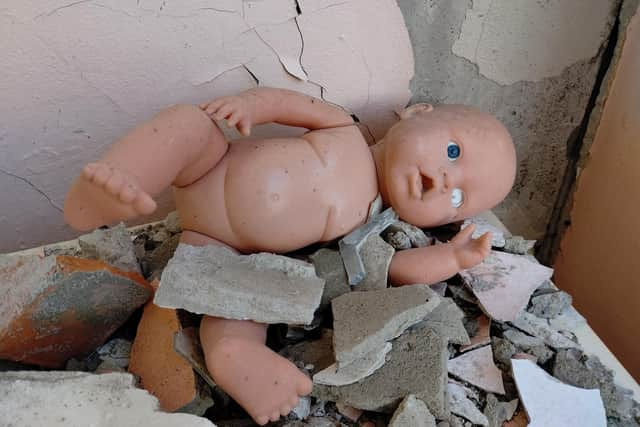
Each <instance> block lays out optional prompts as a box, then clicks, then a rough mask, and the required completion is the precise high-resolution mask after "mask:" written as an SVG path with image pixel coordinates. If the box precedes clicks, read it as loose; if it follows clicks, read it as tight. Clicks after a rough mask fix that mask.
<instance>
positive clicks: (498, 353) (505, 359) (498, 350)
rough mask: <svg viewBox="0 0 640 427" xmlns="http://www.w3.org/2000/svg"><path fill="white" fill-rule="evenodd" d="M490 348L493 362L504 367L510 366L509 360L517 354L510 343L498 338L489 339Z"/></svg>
mask: <svg viewBox="0 0 640 427" xmlns="http://www.w3.org/2000/svg"><path fill="white" fill-rule="evenodd" d="M491 347H492V349H493V355H494V357H495V360H496V361H497V362H498V363H500V364H501V365H503V366H505V367H510V366H511V358H512V357H513V355H514V354H516V353H517V352H518V350H517V349H516V347H515V346H514V345H513V344H511V342H510V341H507V340H505V339H502V338H499V337H491Z"/></svg>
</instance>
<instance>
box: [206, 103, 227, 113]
mask: <svg viewBox="0 0 640 427" xmlns="http://www.w3.org/2000/svg"><path fill="white" fill-rule="evenodd" d="M223 104H224V99H217V100H215V101H213V102H210V103H208V104H207V106H206V110H205V111H206V112H207V114H208V115H210V116H211V115H212V114H214V113H215V112H216V111H217V110H218V108H220V107H221V106H222V105H223Z"/></svg>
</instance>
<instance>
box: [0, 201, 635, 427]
mask: <svg viewBox="0 0 640 427" xmlns="http://www.w3.org/2000/svg"><path fill="white" fill-rule="evenodd" d="M470 222H476V223H477V225H478V227H477V230H476V233H478V235H479V233H481V232H484V231H492V232H493V249H494V250H493V251H492V253H491V254H490V256H489V257H488V258H487V259H486V260H485V262H483V263H482V264H480V265H478V266H476V267H474V268H472V269H469V270H466V271H463V272H462V273H461V274H460V275H458V276H456V277H454V278H452V279H450V280H448V281H447V282H446V283H444V282H443V283H439V284H436V285H432V286H426V285H420V284H417V285H412V286H404V287H399V288H390V287H388V283H387V273H388V270H389V265H390V262H391V258H392V257H393V255H394V253H395V251H396V250H404V249H409V248H412V247H413V248H417V247H424V246H429V245H433V244H437V243H438V239H436V238H435V237H434V236H438V238H439V239H440V240H444V239H446V238H447V236H446V234H447V230H445V229H443V230H438V231H436V232H434V233H433V235H431V234H427V233H425V232H424V231H423V230H420V229H419V228H416V227H413V226H411V225H409V224H406V223H403V222H402V221H399V220H398V219H397V216H395V215H394V214H393V212H389V211H385V212H382V213H380V212H373V214H372V216H371V218H370V221H369V222H368V223H367V224H365V226H363V227H362V228H361V229H359V230H356V231H355V232H354V233H352V234H351V235H349V236H347V237H346V238H345V240H344V241H342V242H341V243H340V244H337V243H336V244H333V245H326V246H324V247H314V248H310V249H308V250H305V251H299V252H296V253H295V254H289V256H276V255H272V254H255V255H248V256H245V255H236V254H234V253H232V252H231V251H228V250H227V249H224V248H212V247H205V248H199V247H191V246H188V245H179V236H180V226H179V221H178V218H177V217H176V216H175V214H172V215H170V216H169V217H168V218H167V219H166V220H165V221H164V222H161V223H157V224H152V225H148V226H145V227H142V228H138V229H135V230H134V231H131V232H130V231H129V230H127V229H126V228H124V226H122V225H120V226H117V227H113V228H111V229H99V230H96V231H95V232H93V233H91V234H89V235H86V236H82V237H81V238H79V239H78V241H77V243H76V244H73V245H70V246H68V247H59V246H57V247H55V248H46V247H45V248H44V250H43V251H42V252H41V253H36V254H33V255H28V256H16V255H0V282H1V283H2V284H3V286H2V288H1V289H0V294H1V296H2V298H0V359H2V360H0V371H6V372H0V394H2V395H3V396H13V397H11V398H9V399H3V400H2V401H0V425H5V424H9V425H11V424H13V425H29V424H30V423H31V424H34V423H42V424H47V425H76V424H77V423H76V422H77V419H76V418H77V417H79V416H80V415H78V414H80V413H81V414H84V416H85V418H84V419H83V421H82V422H81V424H82V423H83V424H84V425H87V424H90V423H91V420H92V419H93V418H92V417H98V416H99V414H103V415H104V414H105V413H107V414H109V417H111V418H110V420H115V421H114V422H113V423H111V422H110V424H109V425H131V424H134V423H135V424H138V423H142V422H146V423H148V422H149V421H150V420H153V421H152V422H153V425H161V426H165V425H166V426H179V425H180V426H192V425H193V426H199V425H202V426H205V425H214V424H215V425H216V426H219V427H225V426H226V427H241V426H251V425H254V424H253V422H252V421H251V420H250V418H249V417H248V415H247V414H246V413H244V411H242V409H241V408H240V407H239V406H238V405H237V404H235V402H233V400H232V399H230V398H229V396H227V395H226V394H225V393H224V391H222V390H220V389H219V388H218V387H216V385H215V382H214V381H213V379H212V378H211V377H210V376H209V374H208V372H207V368H206V364H205V362H204V356H203V354H202V349H201V347H200V343H199V338H198V336H199V335H198V326H199V319H200V314H202V313H205V314H209V315H218V316H222V317H229V318H237V319H245V318H250V319H258V320H260V321H262V322H268V323H271V324H272V325H271V327H270V329H269V336H268V343H267V344H268V345H269V346H270V347H271V348H272V349H274V350H275V351H277V352H279V353H280V354H281V355H282V356H284V357H286V358H288V359H289V360H291V361H292V362H293V363H295V364H296V366H298V367H299V368H300V369H301V370H303V371H305V372H306V373H307V374H308V375H309V376H310V377H311V378H312V379H313V383H314V389H313V392H312V394H311V396H308V397H305V398H303V399H301V400H300V402H299V404H298V406H297V407H296V408H295V409H294V410H293V411H292V413H291V414H290V415H289V416H288V417H286V418H283V419H281V420H280V421H278V422H277V423H272V424H270V425H274V426H281V427H304V426H313V427H335V426H347V427H351V426H363V427H364V426H366V427H374V426H375V427H380V426H387V425H388V426H392V427H427V426H428V427H436V426H437V427H459V426H464V427H468V426H474V425H481V426H490V427H499V426H512V427H513V426H515V427H517V426H526V425H531V426H551V425H558V426H559V425H580V426H605V425H610V426H640V404H638V402H636V401H634V400H633V396H632V393H631V392H630V391H628V390H626V389H623V388H621V387H619V386H617V385H616V384H615V381H614V377H613V373H612V372H611V371H609V370H608V369H607V368H606V367H605V366H604V365H602V363H600V361H599V360H598V359H597V358H595V357H593V356H589V355H587V354H585V353H584V352H583V350H582V349H581V347H580V345H579V343H578V342H577V339H576V337H575V336H574V335H573V333H572V331H574V330H575V329H576V328H578V327H580V325H581V324H583V323H584V319H583V318H582V317H581V316H580V315H579V314H578V313H577V312H576V311H575V309H574V308H573V307H572V306H571V297H570V296H569V295H568V294H566V293H565V292H563V291H560V290H559V289H557V288H556V287H555V286H554V285H553V283H552V282H551V281H550V278H551V276H552V273H553V272H552V270H551V269H549V268H547V267H544V266H542V265H540V264H539V263H537V261H535V259H534V258H533V257H532V256H530V255H529V254H528V252H529V251H530V249H531V248H532V242H530V241H526V240H523V239H521V238H518V237H513V236H509V235H508V234H505V233H502V232H501V231H500V230H497V229H495V228H494V227H492V226H491V225H490V224H489V223H487V222H484V221H482V220H480V219H474V220H472V221H470ZM467 224H468V223H465V224H464V225H463V227H464V226H467ZM440 232H442V233H440ZM174 255H175V256H174ZM5 284H8V285H9V286H4V285H5ZM211 289H214V290H215V294H214V293H213V292H212V291H210V290H211ZM154 295H155V299H154ZM65 368H66V370H67V372H65V371H64V369H65ZM49 369H56V370H57V371H56V372H51V371H48V370H49ZM94 374H100V375H94ZM134 382H135V384H136V385H137V387H138V388H136V387H134ZM142 389H144V390H142ZM145 390H146V391H145ZM149 393H150V394H149ZM26 396H40V397H38V399H39V403H38V406H39V408H38V410H37V411H36V410H35V409H34V407H33V405H34V403H33V400H32V399H31V400H30V398H28V397H26ZM68 408H73V409H72V410H71V409H68ZM77 408H79V412H78V410H77ZM171 412H173V413H174V414H167V413H171ZM32 413H35V414H36V415H29V414H32ZM176 413H182V414H176ZM30 416H31V417H32V418H29V417H30ZM49 416H50V417H55V420H54V421H48V420H49V418H47V417H49ZM74 417H76V418H74ZM172 417H173V418H172ZM96 419H97V418H96ZM84 420H89V421H84ZM96 422H97V421H96ZM74 423H76V424H74ZM126 423H129V424H126ZM96 425H98V424H96Z"/></svg>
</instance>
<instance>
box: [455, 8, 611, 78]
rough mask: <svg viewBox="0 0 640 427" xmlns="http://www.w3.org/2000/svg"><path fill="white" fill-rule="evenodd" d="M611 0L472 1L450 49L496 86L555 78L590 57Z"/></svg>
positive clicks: (602, 33) (604, 30) (604, 33)
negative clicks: (473, 65) (476, 68)
mask: <svg viewBox="0 0 640 427" xmlns="http://www.w3.org/2000/svg"><path fill="white" fill-rule="evenodd" d="M613 3H615V2H612V1H611V0H608V1H603V0H568V1H558V0H553V1H544V2H543V1H531V0H473V7H472V8H471V9H469V10H467V14H466V18H465V20H464V22H463V24H462V30H461V32H460V36H459V38H458V40H456V42H455V43H454V44H453V47H452V52H453V53H454V54H456V55H458V56H460V57H463V58H466V59H468V60H469V61H471V62H472V63H474V64H476V65H477V66H478V68H479V71H480V73H481V74H482V75H483V76H485V77H487V78H488V79H491V80H493V81H495V82H496V83H498V84H501V85H510V84H513V83H515V82H518V81H521V80H526V81H540V80H542V79H543V78H546V77H552V76H557V75H559V74H560V73H561V72H562V71H563V70H564V69H565V68H567V67H568V66H570V65H572V64H574V63H576V62H578V61H583V60H587V59H590V58H593V57H594V56H596V54H597V53H598V50H599V48H600V45H601V44H602V42H603V40H604V38H605V37H606V36H607V34H608V31H607V27H608V16H609V13H610V11H611V10H612V5H613ZM550 47H553V48H550Z"/></svg>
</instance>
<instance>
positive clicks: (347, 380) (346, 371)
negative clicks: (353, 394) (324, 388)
mask: <svg viewBox="0 0 640 427" xmlns="http://www.w3.org/2000/svg"><path fill="white" fill-rule="evenodd" d="M391 348H392V345H391V343H385V344H384V346H383V347H382V348H381V349H379V350H374V351H372V352H371V353H369V354H366V355H364V356H362V357H361V358H359V359H357V360H354V361H353V362H351V363H349V364H347V365H344V366H341V367H340V369H338V365H337V364H335V363H334V364H333V365H331V366H329V367H328V368H326V369H324V370H322V371H320V372H318V373H317V374H315V375H314V376H313V382H314V383H316V384H324V385H338V386H340V385H347V384H353V383H355V382H357V381H360V380H361V379H363V378H366V377H368V376H369V375H371V374H373V373H374V372H375V371H376V370H378V369H380V367H381V366H382V365H384V362H385V361H386V359H385V356H386V355H387V354H388V353H389V352H390V351H391Z"/></svg>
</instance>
